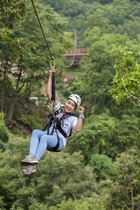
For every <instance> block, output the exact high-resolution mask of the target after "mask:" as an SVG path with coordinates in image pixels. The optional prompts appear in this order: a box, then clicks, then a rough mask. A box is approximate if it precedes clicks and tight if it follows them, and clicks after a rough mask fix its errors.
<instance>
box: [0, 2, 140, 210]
mask: <svg viewBox="0 0 140 210" xmlns="http://www.w3.org/2000/svg"><path fill="white" fill-rule="evenodd" d="M34 3H35V6H36V9H37V11H38V15H39V17H40V20H41V23H42V26H43V29H44V32H45V35H46V37H47V40H48V43H49V48H50V50H51V55H52V56H53V57H54V58H55V65H56V69H57V72H56V88H57V93H58V95H59V98H60V100H61V101H62V102H64V100H65V99H66V97H67V96H68V95H69V94H71V93H77V94H79V95H80V96H81V98H82V105H83V106H84V107H85V119H84V126H83V129H82V131H81V132H80V133H77V134H73V135H72V136H71V137H70V138H69V139H68V144H67V147H66V148H65V150H64V151H63V152H61V153H59V154H58V153H57V154H56V153H51V152H46V154H45V155H44V157H43V158H42V159H41V161H40V164H39V165H38V167H37V172H36V173H35V174H33V175H30V176H24V175H23V174H22V173H21V165H20V161H21V159H23V157H24V156H25V155H26V154H27V153H28V147H29V138H30V134H31V131H32V130H33V129H35V128H38V129H42V128H43V127H44V125H45V124H46V123H47V114H48V113H50V112H51V110H50V107H49V106H48V100H47V98H46V96H45V94H44V87H45V84H46V82H47V78H48V71H49V69H50V64H52V61H53V65H54V60H52V57H51V55H50V52H49V50H48V47H47V46H46V43H45V40H44V38H43V36H42V33H41V29H40V27H39V24H38V21H37V18H36V16H35V13H34V9H33V5H32V1H31V2H30V1H23V0H19V1H17V0H8V1H4V0H2V1H1V2H0V8H1V9H0V109H1V110H0V111H1V112H0V157H1V162H0V209H2V210H9V209H10V210H23V209H24V210H27V209H28V210H39V209H40V210H69V209H70V210H130V209H131V210H138V209H140V176H139V174H140V152H139V148H140V56H139V55H140V50H139V49H140V2H139V1H138V0H137V1H136V0H135V1H133V0H132V1H130V0H121V1H120V0H115V1H110V0H96V1H92V0H88V1H87V0H70V1H66V0H57V1H54V0H40V1H37V0H36V1H34ZM75 30H76V33H77V43H76V47H77V48H84V49H87V52H88V54H87V56H85V57H84V58H83V59H81V61H80V63H79V65H76V66H74V65H70V64H72V61H71V60H70V61H68V63H66V61H65V57H64V54H65V53H67V52H69V51H70V50H71V49H73V48H74V41H73V32H74V31H75ZM66 64H67V65H66ZM31 97H36V99H38V101H32V100H30V99H31ZM37 102H38V104H37Z"/></svg>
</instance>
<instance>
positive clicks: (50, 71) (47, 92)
mask: <svg viewBox="0 0 140 210" xmlns="http://www.w3.org/2000/svg"><path fill="white" fill-rule="evenodd" d="M55 72H56V70H55V69H54V68H52V69H51V70H49V79H48V83H47V90H46V95H47V97H48V99H49V101H50V102H51V98H52V73H55Z"/></svg>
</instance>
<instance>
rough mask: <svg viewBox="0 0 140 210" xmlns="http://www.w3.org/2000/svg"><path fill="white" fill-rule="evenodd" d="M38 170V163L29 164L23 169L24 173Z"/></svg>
mask: <svg viewBox="0 0 140 210" xmlns="http://www.w3.org/2000/svg"><path fill="white" fill-rule="evenodd" d="M35 172H36V165H28V166H27V167H26V168H24V169H22V173H23V174H27V175H29V174H31V173H35Z"/></svg>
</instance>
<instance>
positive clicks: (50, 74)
mask: <svg viewBox="0 0 140 210" xmlns="http://www.w3.org/2000/svg"><path fill="white" fill-rule="evenodd" d="M55 72H56V69H54V68H52V69H50V70H49V76H52V74H53V73H55Z"/></svg>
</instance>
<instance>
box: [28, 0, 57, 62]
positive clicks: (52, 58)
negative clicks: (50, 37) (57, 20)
mask: <svg viewBox="0 0 140 210" xmlns="http://www.w3.org/2000/svg"><path fill="white" fill-rule="evenodd" d="M31 2H32V5H33V8H34V12H35V15H36V17H37V20H38V23H39V26H40V28H41V31H42V34H43V37H44V40H45V43H46V45H47V48H48V51H49V54H50V57H51V60H54V57H53V56H52V53H51V50H50V47H49V44H48V41H47V38H46V36H45V33H44V30H43V27H42V25H41V22H40V19H39V16H38V13H37V10H36V8H35V4H34V1H33V0H31Z"/></svg>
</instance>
